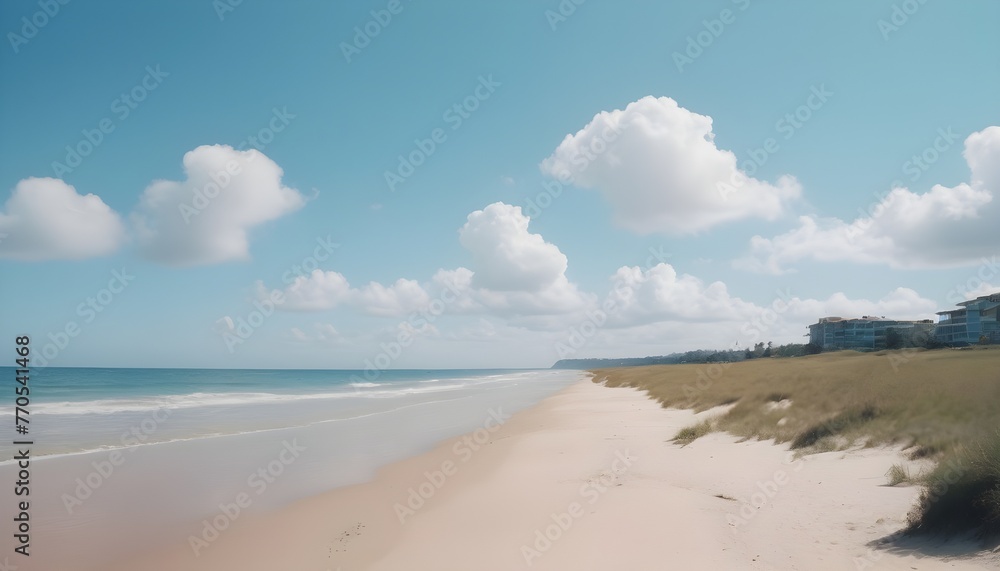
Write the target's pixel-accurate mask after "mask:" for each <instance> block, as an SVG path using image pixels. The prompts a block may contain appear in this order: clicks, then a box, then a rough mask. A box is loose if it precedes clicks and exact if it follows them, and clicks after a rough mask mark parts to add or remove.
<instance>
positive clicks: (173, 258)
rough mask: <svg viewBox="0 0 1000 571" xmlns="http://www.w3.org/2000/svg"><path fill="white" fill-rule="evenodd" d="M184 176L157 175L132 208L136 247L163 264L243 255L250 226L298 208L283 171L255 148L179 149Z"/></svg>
mask: <svg viewBox="0 0 1000 571" xmlns="http://www.w3.org/2000/svg"><path fill="white" fill-rule="evenodd" d="M184 171H185V174H186V175H187V178H186V180H184V181H181V182H177V181H168V180H158V181H154V182H153V183H151V184H150V185H149V186H148V187H147V188H146V190H145V192H144V193H143V195H142V200H141V203H140V205H139V208H138V209H137V210H136V212H134V213H133V214H132V222H133V225H134V227H135V232H136V236H137V238H138V242H139V250H140V252H141V253H142V254H143V255H144V256H146V257H147V258H149V259H151V260H154V261H157V262H162V263H166V264H170V265H200V264H214V263H220V262H226V261H231V260H246V259H249V257H250V252H249V239H248V233H249V231H250V230H251V229H252V228H253V227H254V226H257V225H259V224H261V223H264V222H267V221H269V220H274V219H276V218H279V217H281V216H283V215H285V214H288V213H289V212H292V211H294V210H297V209H299V208H300V207H302V205H303V204H304V203H305V199H304V198H303V196H302V195H301V194H299V192H298V191H296V190H294V189H291V188H288V187H285V186H282V184H281V177H282V175H283V171H282V170H281V168H280V167H279V166H278V165H277V164H275V163H274V161H272V160H271V159H269V158H267V157H266V156H264V155H263V154H262V153H260V152H258V151H256V150H253V149H251V150H247V151H238V150H235V149H233V148H232V147H229V146H225V145H213V146H209V145H205V146H201V147H198V148H196V149H194V150H193V151H189V152H188V153H186V154H185V155H184Z"/></svg>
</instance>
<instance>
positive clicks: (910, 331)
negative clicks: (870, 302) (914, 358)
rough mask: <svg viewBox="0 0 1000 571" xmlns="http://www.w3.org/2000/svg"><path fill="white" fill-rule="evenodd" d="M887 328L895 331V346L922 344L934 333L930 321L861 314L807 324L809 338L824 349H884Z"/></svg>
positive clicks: (886, 340) (886, 339)
mask: <svg viewBox="0 0 1000 571" xmlns="http://www.w3.org/2000/svg"><path fill="white" fill-rule="evenodd" d="M890 331H893V332H895V333H896V334H899V336H900V339H899V343H898V346H900V347H913V346H916V345H923V344H924V343H925V342H926V341H927V340H928V339H930V338H931V336H932V335H933V334H934V321H933V320H931V319H924V320H920V321H898V320H895V319H886V318H885V317H876V316H873V315H864V316H862V317H860V318H851V319H848V318H843V317H822V318H820V320H819V322H817V323H814V324H812V325H810V326H809V342H810V343H812V344H814V345H819V346H820V347H822V348H823V350H824V351H828V350H833V349H857V350H861V351H864V350H868V351H875V350H879V349H886V348H887V345H888V344H889V343H888V338H889V335H890V333H889V332H890Z"/></svg>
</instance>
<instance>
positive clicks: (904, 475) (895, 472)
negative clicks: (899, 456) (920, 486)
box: [885, 464, 911, 486]
mask: <svg viewBox="0 0 1000 571" xmlns="http://www.w3.org/2000/svg"><path fill="white" fill-rule="evenodd" d="M885 477H886V478H887V479H888V480H889V482H888V483H889V485H890V486H898V485H900V484H903V483H909V482H910V481H911V478H910V471H909V470H908V469H907V468H906V466H903V465H902V464H893V465H892V467H890V468H889V471H888V472H886V473H885Z"/></svg>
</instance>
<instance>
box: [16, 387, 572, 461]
mask: <svg viewBox="0 0 1000 571" xmlns="http://www.w3.org/2000/svg"><path fill="white" fill-rule="evenodd" d="M0 376H4V377H7V378H10V379H11V382H13V377H14V369H13V368H2V369H0ZM569 378H570V377H569V376H567V375H566V374H564V373H563V374H560V373H556V372H553V371H534V370H503V369H501V370H482V369H476V370H387V371H368V372H367V374H366V372H365V371H344V370H226V369H99V368H45V369H38V370H32V372H31V379H30V385H29V386H30V388H31V395H30V396H31V404H30V417H29V418H30V420H31V423H30V429H31V433H30V437H31V438H32V440H34V442H35V447H34V454H35V455H36V456H44V455H53V454H66V453H80V452H85V451H94V450H103V449H111V448H121V447H128V446H135V445H139V444H143V445H144V444H154V443H159V442H167V441H175V440H187V439H197V438H205V437H213V436H221V435H229V434H241V433H247V432H255V431H261V430H274V429H280V428H291V427H302V426H309V425H312V424H315V423H320V422H328V421H332V420H345V419H354V418H361V417H364V416H366V415H372V414H389V415H390V416H391V413H392V411H393V410H397V409H399V410H402V409H406V408H408V407H413V406H418V405H429V404H435V403H437V404H444V403H447V402H449V401H460V400H462V399H465V398H469V397H471V396H472V395H481V394H483V393H488V392H494V391H497V392H499V393H503V394H508V393H509V394H510V395H511V397H512V398H513V397H515V396H517V395H521V396H519V397H517V398H514V401H516V402H520V403H521V404H530V403H529V401H531V400H535V399H536V397H535V396H532V395H536V394H537V397H539V398H540V397H541V396H543V395H544V394H548V393H550V392H551V390H555V389H556V388H558V387H559V386H562V385H564V384H565V380H566V379H569ZM526 383H528V384H532V385H534V386H531V387H529V386H524V385H525V384H526ZM546 383H549V384H551V387H549V384H546ZM552 383H554V384H552ZM519 386H520V387H521V388H520V389H518V388H517V387H519ZM550 388H551V390H550ZM526 390H527V392H525V391H526ZM11 393H13V391H11ZM498 396H499V394H498ZM500 400H501V401H503V400H505V399H500ZM522 401H523V402H522ZM512 402H513V401H512ZM13 414H14V410H13V396H11V398H10V401H8V402H6V403H2V402H0V423H8V422H9V423H10V425H13V418H12V417H13ZM13 454H14V451H13V448H12V447H11V446H10V445H9V441H8V442H7V443H0V463H2V462H7V461H9V460H10V459H11V458H12V457H13Z"/></svg>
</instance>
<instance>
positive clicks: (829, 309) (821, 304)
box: [788, 287, 938, 324]
mask: <svg viewBox="0 0 1000 571" xmlns="http://www.w3.org/2000/svg"><path fill="white" fill-rule="evenodd" d="M788 307H789V317H791V318H792V319H793V321H795V322H796V323H806V324H808V323H815V322H816V320H817V319H818V318H820V317H830V316H836V317H861V316H863V315H876V316H885V317H887V318H890V319H933V318H934V317H935V316H934V313H935V312H936V311H937V307H938V306H937V303H936V302H934V301H932V300H930V299H927V298H924V297H922V296H921V295H920V294H919V293H917V292H916V291H914V290H912V289H910V288H905V287H898V288H896V289H894V290H892V291H890V292H889V293H888V294H886V295H885V296H884V297H882V298H881V299H878V300H875V301H871V300H868V299H850V298H848V297H847V296H846V295H845V294H844V293H842V292H837V293H835V294H833V295H831V296H830V297H829V298H827V299H825V300H817V299H799V298H797V297H795V298H792V299H790V300H788Z"/></svg>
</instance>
